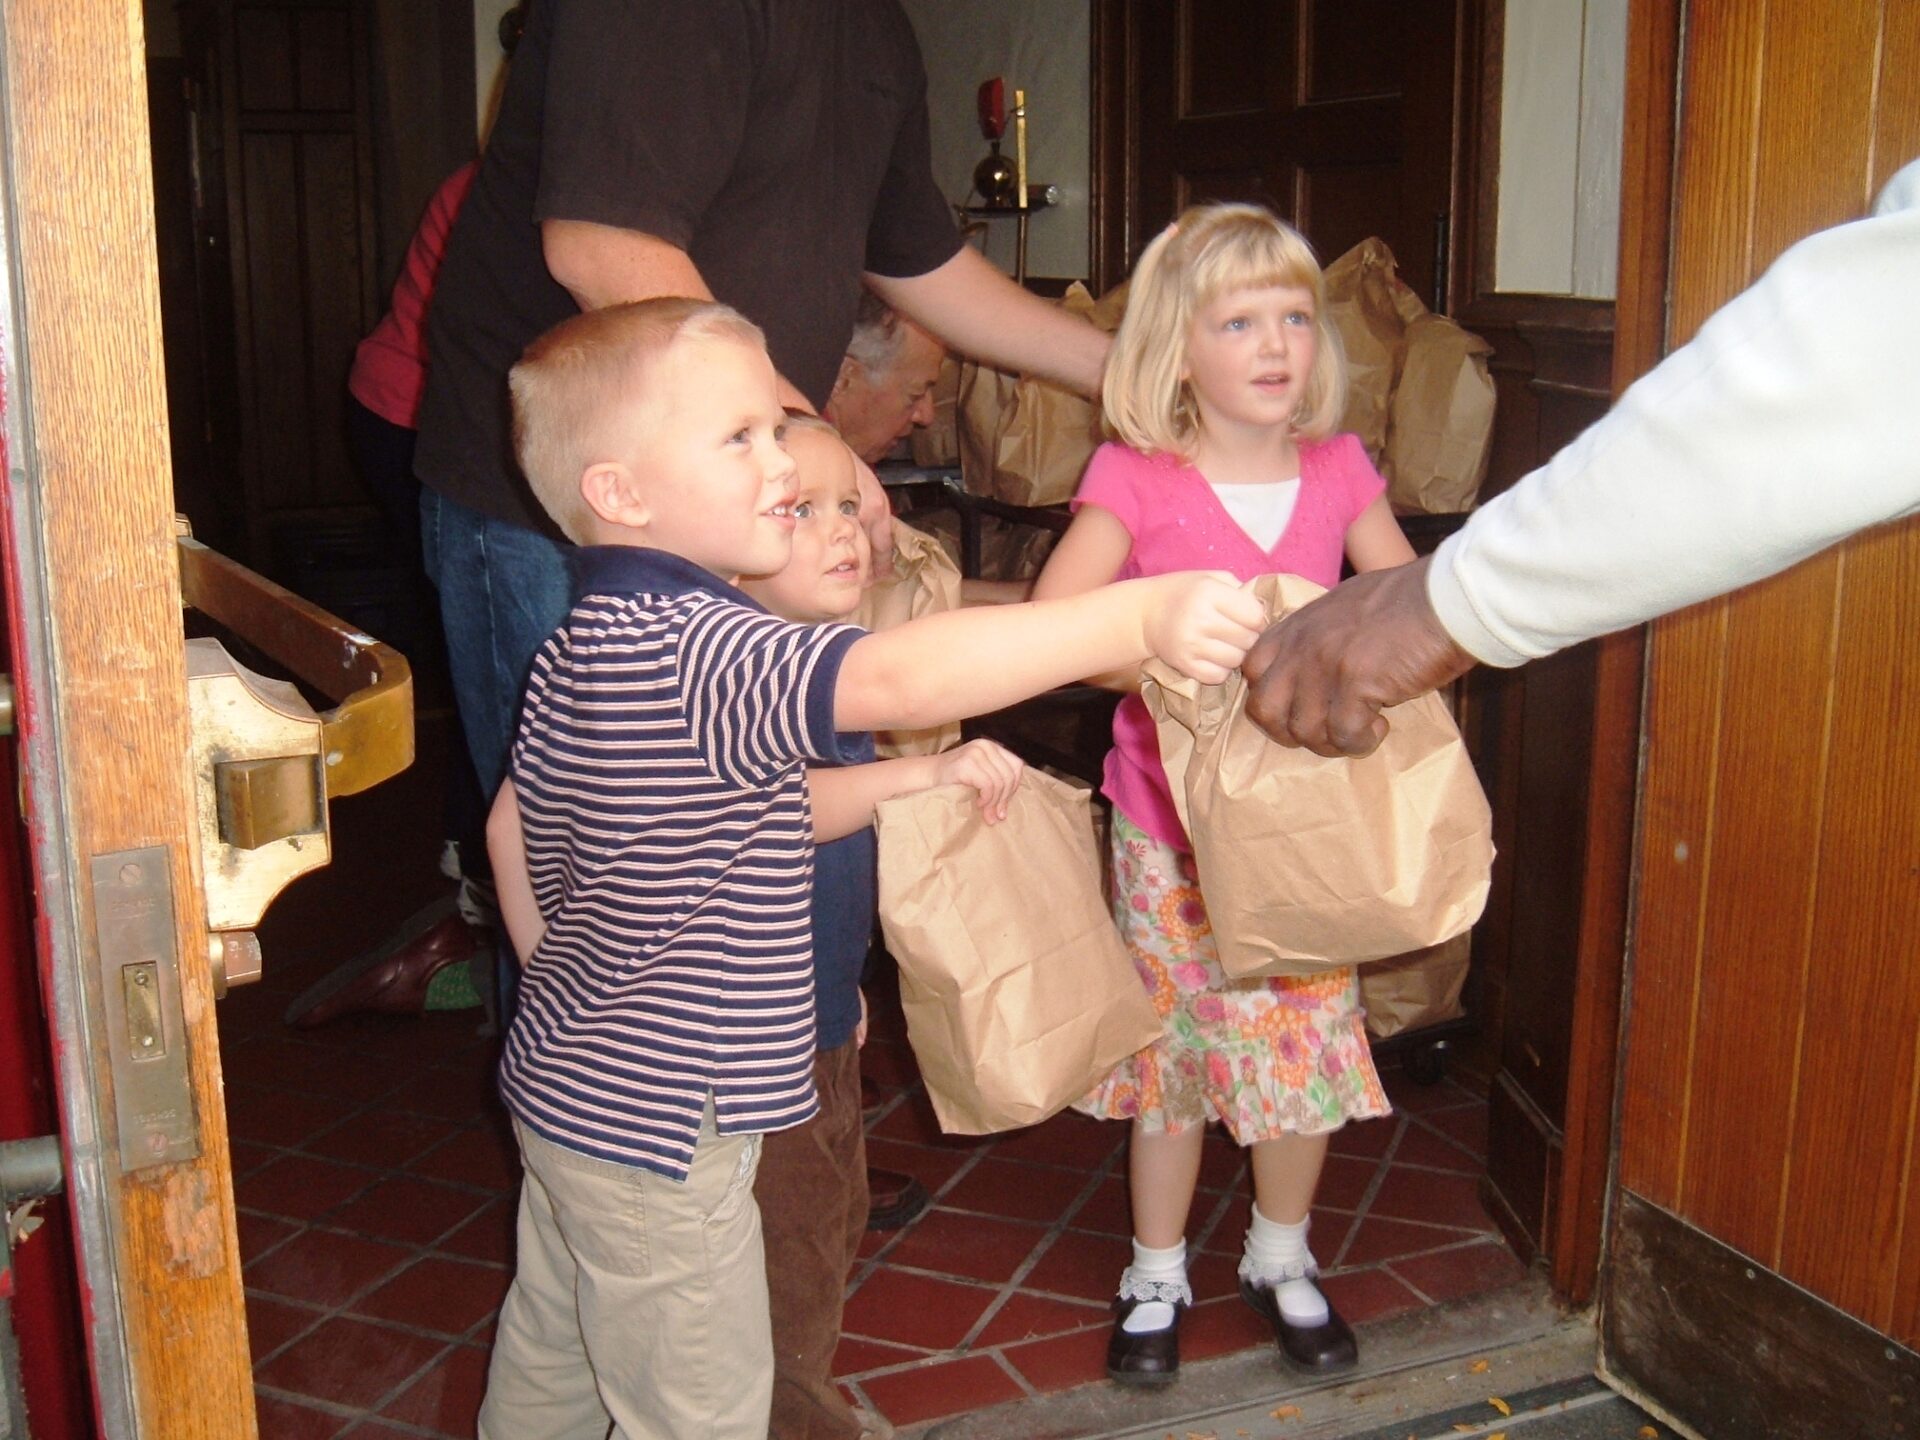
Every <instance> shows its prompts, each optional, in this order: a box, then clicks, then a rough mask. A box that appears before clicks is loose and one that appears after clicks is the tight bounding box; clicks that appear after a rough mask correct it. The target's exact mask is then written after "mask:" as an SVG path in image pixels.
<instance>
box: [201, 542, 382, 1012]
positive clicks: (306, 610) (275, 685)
mask: <svg viewBox="0 0 1920 1440" xmlns="http://www.w3.org/2000/svg"><path fill="white" fill-rule="evenodd" d="M178 543H179V553H180V593H181V598H182V600H183V601H184V602H185V604H186V605H187V606H188V607H189V608H191V609H194V610H198V611H199V612H200V613H201V614H203V615H205V616H207V617H208V618H209V619H211V620H214V621H216V622H217V623H219V624H220V625H222V626H224V627H225V628H226V629H227V630H228V631H229V632H231V633H232V634H233V635H235V636H237V637H239V638H240V639H242V640H244V641H246V642H247V643H248V644H249V645H252V646H254V647H255V648H256V649H258V650H259V651H260V652H261V653H263V654H265V655H269V656H271V657H272V658H273V659H274V661H275V662H277V663H278V664H279V665H281V666H283V667H284V668H285V669H286V670H287V671H288V672H289V673H291V674H293V675H294V676H297V677H298V678H299V680H301V681H302V682H304V683H305V684H306V685H307V686H308V687H310V688H311V689H312V690H313V691H314V692H316V693H318V694H319V695H320V696H321V697H322V699H323V700H331V701H335V702H337V703H335V704H334V706H333V708H332V709H329V710H325V711H318V712H316V711H315V710H314V708H313V706H312V705H311V704H310V703H309V702H308V700H307V698H306V696H305V695H304V694H303V693H302V692H301V689H300V687H299V686H298V685H295V684H294V683H293V682H291V681H288V680H275V679H269V678H268V677H266V676H264V675H260V674H257V673H255V672H254V671H252V670H250V669H248V668H247V667H246V666H244V665H242V664H240V663H239V662H238V661H237V660H235V659H234V658H233V657H232V656H231V655H230V654H228V653H227V650H226V647H225V646H223V645H222V644H220V642H219V641H217V640H205V639H200V640H189V641H188V642H187V688H188V695H189V702H190V703H189V712H190V715H191V724H192V730H193V745H192V748H193V754H192V764H193V771H194V789H195V796H196V804H197V808H198V812H199V813H198V832H199V839H200V858H201V874H202V881H203V883H204V886H205V888H206V894H207V928H208V931H209V932H210V933H209V937H208V955H207V958H208V961H209V963H210V964H211V965H212V967H213V974H214V989H215V993H216V994H218V995H224V994H225V993H226V990H227V988H228V987H229V986H232V985H243V984H246V983H247V982H249V981H252V980H257V979H258V978H259V977H260V963H261V962H260V945H259V941H258V940H257V939H256V938H255V936H254V933H253V927H254V926H256V925H257V924H259V922H260V917H261V916H262V915H263V914H264V913H265V912H266V908H267V906H268V905H269V904H271V903H272V901H273V899H274V897H275V896H276V895H278V894H279V893H280V892H281V891H282V890H284V889H285V888H286V887H287V886H288V885H289V884H291V883H292V882H293V881H294V880H295V879H297V878H298V877H299V876H301V875H304V874H306V873H307V872H308V871H309V870H317V869H319V868H320V867H321V866H323V865H325V864H326V863H327V862H328V861H329V859H331V858H332V853H333V850H332V840H331V834H330V830H329V827H328V821H327V801H328V800H329V799H331V798H332V797H333V796H336V795H353V794H357V793H359V792H360V791H362V790H366V789H369V788H371V787H372V786H374V785H377V784H379V783H380V782H381V781H382V780H385V779H388V778H389V777H391V776H394V775H397V774H399V773H400V772H401V771H402V770H404V769H406V768H407V766H408V765H410V764H412V763H413V673H412V671H411V670H410V669H409V668H408V665H407V661H406V658H405V657H404V656H402V655H401V654H400V653H399V652H398V651H397V650H395V649H393V648H392V647H391V646H389V645H383V644H382V643H380V642H379V641H378V640H375V639H374V638H373V637H372V636H370V635H366V634H364V633H362V632H361V631H360V630H359V629H357V628H356V627H354V626H352V625H349V624H348V623H347V622H346V621H344V620H341V619H339V618H338V617H336V616H333V615H329V614H328V613H327V612H326V611H324V610H322V609H320V607H319V606H317V605H314V604H312V603H311V602H310V601H307V600H303V599H301V598H300V597H299V596H298V595H295V594H294V593H293V592H292V591H290V590H286V589H283V588H282V587H281V586H278V585H276V584H274V583H273V582H272V581H271V580H268V579H266V578H265V577H264V576H261V575H256V574H255V573H254V572H253V571H251V570H248V569H246V568H245V567H244V566H242V565H239V564H237V563H236V562H234V561H232V560H230V559H228V558H227V557H226V556H224V555H221V554H219V553H218V552H216V551H213V550H209V549H208V548H207V547H206V546H204V545H202V544H200V543H199V542H198V541H197V540H195V539H194V538H193V537H192V536H191V535H188V534H185V533H184V527H183V533H182V534H181V535H180V536H179V537H178Z"/></svg>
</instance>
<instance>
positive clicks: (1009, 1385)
mask: <svg viewBox="0 0 1920 1440" xmlns="http://www.w3.org/2000/svg"><path fill="white" fill-rule="evenodd" d="M1043 1343H1044V1342H1043ZM860 1388H861V1389H862V1390H864V1391H866V1392H867V1398H868V1399H869V1400H871V1401H872V1402H873V1405H874V1408H875V1409H877V1410H879V1412H880V1413H881V1414H882V1415H885V1416H886V1417H887V1419H889V1420H891V1421H892V1422H893V1423H894V1424H895V1425H911V1424H914V1423H916V1422H917V1421H921V1420H933V1419H937V1418H939V1417H940V1416H942V1415H958V1414H959V1413H961V1412H962V1411H964V1410H979V1409H984V1408H985V1407H987V1406H989V1405H1001V1404H1004V1403H1006V1402H1007V1401H1009V1400H1018V1399H1019V1398H1020V1397H1021V1395H1022V1394H1023V1393H1024V1392H1023V1391H1022V1390H1021V1389H1020V1386H1019V1383H1018V1382H1017V1381H1015V1380H1014V1379H1013V1377H1012V1376H1010V1375H1008V1374H1007V1372H1006V1371H1004V1370H1002V1369H1001V1368H1000V1367H999V1366H998V1365H996V1364H995V1363H994V1362H993V1360H992V1359H991V1358H989V1357H988V1356H985V1355H969V1356H967V1357H966V1358H965V1359H962V1360H949V1361H945V1362H941V1363H937V1364H930V1365H923V1366H920V1367H917V1368H915V1369H912V1370H902V1371H901V1372H900V1373H899V1374H897V1375H878V1376H875V1377H874V1378H873V1379H871V1380H863V1381H861V1382H860Z"/></svg>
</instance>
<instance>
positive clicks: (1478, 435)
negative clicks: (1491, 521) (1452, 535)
mask: <svg viewBox="0 0 1920 1440" xmlns="http://www.w3.org/2000/svg"><path fill="white" fill-rule="evenodd" d="M1395 272H1396V265H1395V261H1394V258H1393V252H1392V251H1391V250H1389V249H1388V248H1387V244H1386V242H1385V241H1384V240H1381V239H1379V238H1377V237H1376V238H1372V239H1367V240H1363V241H1361V242H1360V243H1359V244H1358V245H1356V246H1354V247H1353V249H1351V250H1349V251H1348V252H1347V253H1346V254H1344V255H1342V256H1341V257H1340V258H1339V259H1337V260H1335V261H1334V262H1333V263H1332V264H1331V265H1329V266H1328V267H1327V272H1326V284H1327V313H1328V316H1329V318H1330V319H1331V320H1332V321H1333V325H1334V328H1335V329H1336V330H1338V331H1339V332H1340V343H1341V348H1342V349H1343V350H1344V351H1345V352H1346V358H1347V409H1346V413H1345V415H1343V416H1342V417H1341V420H1340V428H1341V429H1342V430H1350V431H1352V432H1353V433H1354V434H1355V435H1358V436H1359V437H1360V443H1361V444H1362V445H1364V446H1365V447H1366V451H1367V455H1368V457H1369V458H1370V459H1372V461H1373V463H1374V464H1375V465H1376V466H1378V467H1379V470H1380V473H1381V474H1382V475H1383V476H1384V477H1385V478H1386V481H1387V499H1388V500H1389V501H1390V502H1391V503H1392V504H1393V506H1394V508H1395V509H1397V510H1401V511H1418V512H1420V513H1423V514H1429V515H1440V514H1452V513H1455V512H1457V511H1462V510H1468V509H1471V508H1472V506H1473V502H1474V499H1475V498H1476V497H1477V496H1478V495H1479V493H1480V486H1481V483H1482V482H1483V481H1484V480H1485V479H1486V476H1487V461H1488V459H1489V457H1490V456H1491V455H1492V452H1493V407H1494V385H1493V377H1492V375H1491V374H1490V373H1489V372H1488V369H1487V357H1488V356H1489V355H1491V354H1492V353H1493V347H1492V346H1490V345H1488V344H1487V342H1486V341H1484V340H1482V339H1481V338H1480V337H1479V336H1477V335H1474V334H1471V333H1469V332H1468V331H1466V330H1463V329H1461V328H1460V326H1459V325H1457V324H1455V323H1454V322H1453V321H1452V320H1449V319H1448V318H1447V317H1446V316H1444V315H1434V314H1432V313H1430V312H1429V311H1428V309H1427V307H1426V306H1425V305H1424V304H1422V303H1421V300H1420V297H1419V296H1418V295H1416V294H1414V292H1413V291H1412V290H1411V289H1410V288H1408V286H1406V285H1405V284H1403V283H1402V282H1401V280H1400V278H1399V276H1398V275H1397V274H1396V273H1395Z"/></svg>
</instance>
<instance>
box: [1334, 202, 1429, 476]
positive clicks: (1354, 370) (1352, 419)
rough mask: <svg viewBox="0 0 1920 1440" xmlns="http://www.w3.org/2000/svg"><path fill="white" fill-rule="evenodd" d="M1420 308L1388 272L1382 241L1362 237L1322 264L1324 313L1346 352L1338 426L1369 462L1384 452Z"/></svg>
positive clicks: (1390, 269) (1422, 308) (1391, 266)
mask: <svg viewBox="0 0 1920 1440" xmlns="http://www.w3.org/2000/svg"><path fill="white" fill-rule="evenodd" d="M1426 311H1427V307H1426V306H1424V305H1422V304H1421V303H1420V297H1419V296H1418V295H1415V294H1414V293H1413V291H1412V290H1410V289H1408V288H1407V287H1406V286H1405V285H1403V284H1401V283H1400V279H1399V277H1398V276H1397V275H1396V274H1395V273H1394V259H1393V252H1392V251H1391V250H1389V249H1388V248H1387V242H1386V241H1384V240H1381V239H1378V238H1374V239H1368V240H1362V241H1361V242H1360V243H1359V244H1358V245H1356V246H1354V247H1353V249H1351V250H1349V251H1348V252H1347V253H1346V254H1344V255H1342V256H1341V257H1340V258H1339V259H1338V260H1335V261H1334V262H1333V263H1332V264H1331V265H1329V266H1328V267H1327V313H1328V316H1329V317H1330V318H1331V319H1332V321H1333V326H1334V329H1336V330H1338V331H1339V332H1340V345H1341V348H1342V349H1343V350H1345V351H1346V356H1347V410H1346V414H1345V415H1343V416H1342V417H1341V419H1340V428H1341V429H1342V430H1351V431H1352V432H1353V433H1354V434H1355V435H1358V436H1359V437H1360V443H1361V444H1362V445H1364V446H1365V447H1366V450H1367V456H1368V458H1369V459H1371V460H1372V461H1373V463H1374V464H1375V465H1379V464H1380V462H1381V459H1382V457H1384V456H1385V454H1386V451H1387V429H1388V412H1389V407H1390V405H1391V403H1392V399H1393V387H1394V385H1395V384H1396V383H1398V381H1399V379H1400V361H1401V357H1402V355H1403V354H1404V353H1405V332H1406V328H1407V326H1408V325H1410V324H1411V323H1412V322H1413V321H1414V320H1416V319H1417V318H1419V317H1420V316H1421V315H1424V314H1426Z"/></svg>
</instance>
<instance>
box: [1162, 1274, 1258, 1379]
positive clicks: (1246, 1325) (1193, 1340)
mask: <svg viewBox="0 0 1920 1440" xmlns="http://www.w3.org/2000/svg"><path fill="white" fill-rule="evenodd" d="M1272 1344H1273V1328H1272V1327H1271V1326H1269V1325H1268V1324H1267V1322H1266V1321H1265V1320H1263V1319H1261V1318H1260V1316H1258V1315H1257V1314H1255V1313H1254V1311H1253V1307H1252V1306H1250V1305H1248V1304H1247V1302H1246V1301H1244V1300H1242V1299H1241V1298H1240V1295H1239V1291H1238V1289H1237V1288H1236V1289H1235V1291H1234V1293H1233V1294H1232V1295H1231V1296H1226V1297H1223V1298H1222V1299H1219V1300H1207V1301H1204V1302H1202V1303H1201V1304H1198V1305H1196V1306H1194V1307H1193V1308H1192V1309H1191V1310H1189V1311H1188V1312H1187V1313H1186V1315H1185V1316H1183V1317H1182V1319H1181V1321H1180V1358H1181V1360H1183V1361H1186V1360H1209V1359H1212V1358H1213V1357H1214V1356H1216V1355H1237V1354H1238V1353H1239V1352H1240V1351H1242V1350H1253V1349H1257V1348H1259V1347H1261V1346H1267V1345H1272Z"/></svg>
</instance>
